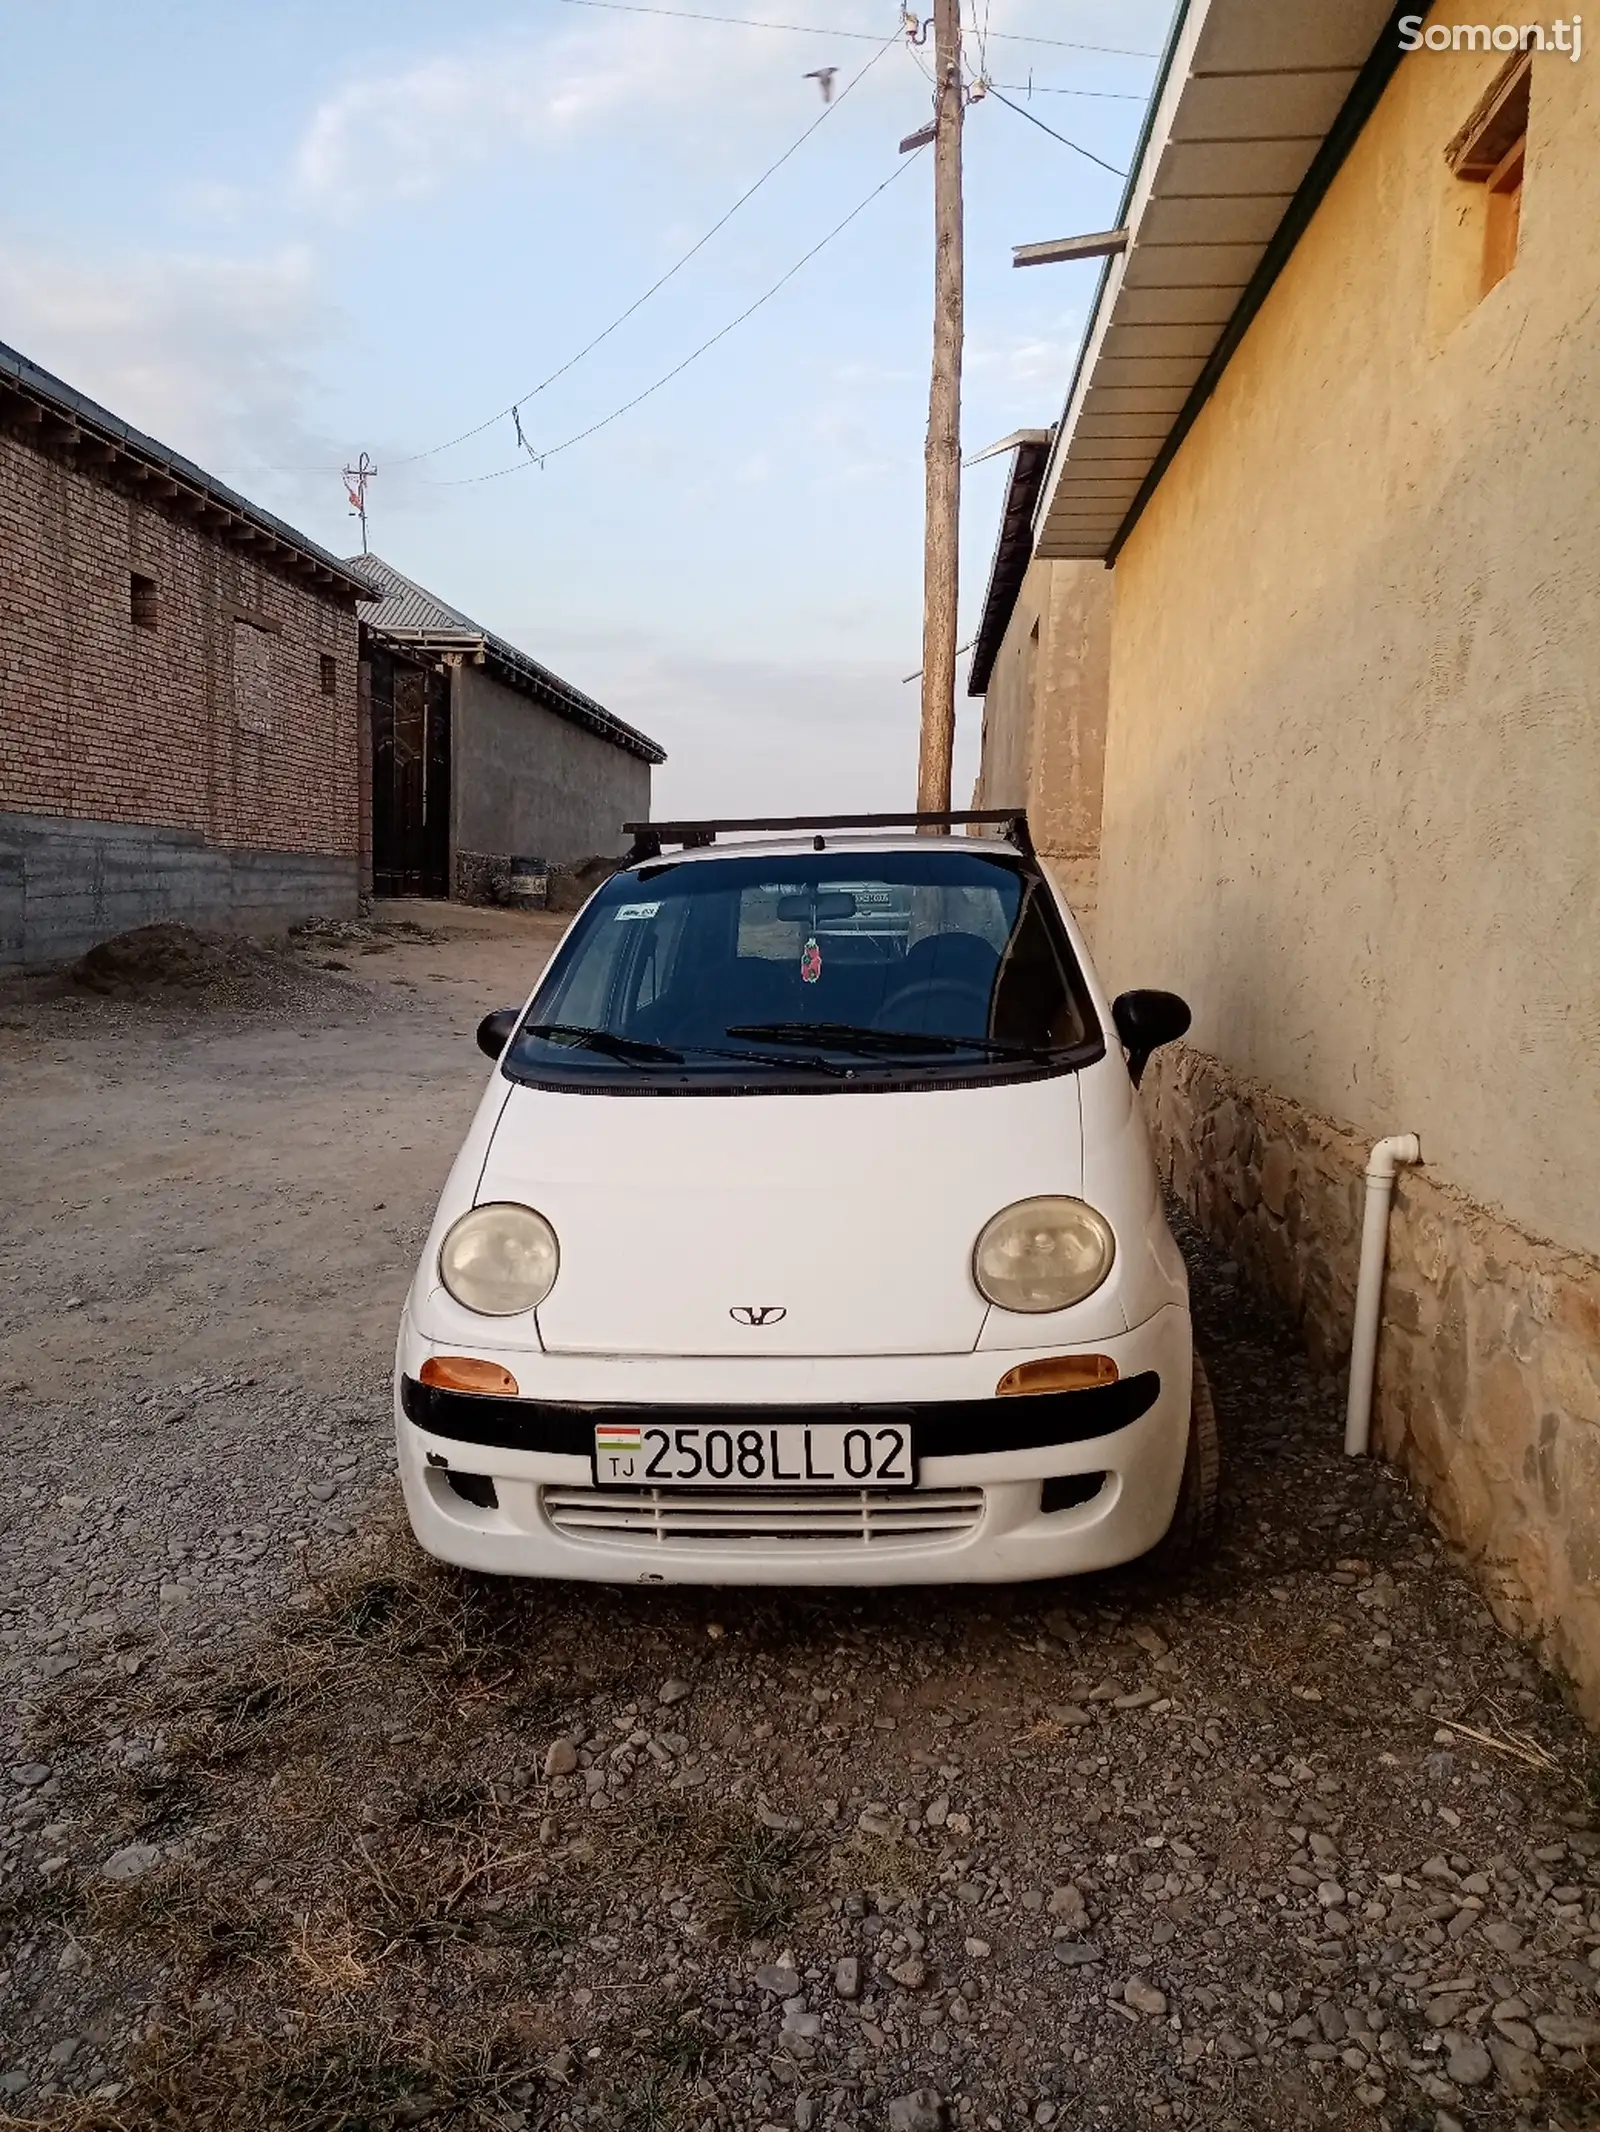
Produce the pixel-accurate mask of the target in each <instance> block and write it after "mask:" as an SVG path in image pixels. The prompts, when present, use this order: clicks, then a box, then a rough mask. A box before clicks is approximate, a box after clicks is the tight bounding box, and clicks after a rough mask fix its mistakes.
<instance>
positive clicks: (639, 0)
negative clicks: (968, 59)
mask: <svg viewBox="0 0 1600 2132" xmlns="http://www.w3.org/2000/svg"><path fill="white" fill-rule="evenodd" d="M561 5H562V6H563V7H597V8H603V9H604V10H605V11H606V12H607V13H608V14H615V15H668V16H671V17H673V18H675V19H676V20H677V21H679V22H725V23H728V24H729V25H731V26H732V27H733V28H735V29H742V30H792V31H793V32H795V33H796V34H797V35H798V36H802V37H834V38H853V39H855V40H856V41H857V42H858V43H863V44H874V43H876V42H877V33H876V32H875V31H873V30H841V29H830V28H829V27H828V26H827V25H826V24H824V25H822V26H821V27H820V28H819V26H818V25H817V24H816V23H814V22H766V21H763V20H761V18H760V17H759V16H755V15H711V14H704V13H702V12H701V11H700V10H698V9H696V8H684V7H652V6H649V5H647V0H561ZM895 34H896V35H898V34H899V32H898V31H897V32H896V33H895ZM988 34H989V35H990V36H991V37H993V38H995V39H1002V38H1003V39H1004V40H1005V42H1006V43H1007V44H1048V45H1054V46H1055V47H1056V49H1057V50H1059V51H1063V52H1106V53H1109V54H1110V55H1111V56H1112V57H1113V58H1115V59H1159V58H1160V56H1161V55H1160V53H1159V52H1143V51H1136V50H1134V48H1133V47H1132V46H1131V45H1124V44H1080V43H1077V42H1076V41H1074V40H1073V39H1072V38H1070V37H1032V36H1026V35H1024V34H1023V32H1022V31H1020V30H990V31H989V32H988Z"/></svg>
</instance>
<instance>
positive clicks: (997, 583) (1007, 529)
mask: <svg viewBox="0 0 1600 2132" xmlns="http://www.w3.org/2000/svg"><path fill="white" fill-rule="evenodd" d="M1050 442H1051V432H1050V431H1049V430H1047V429H1030V430H1019V431H1018V433H1017V436H1016V437H1015V439H1014V440H1012V445H1011V478H1010V480H1009V481H1008V482H1007V484H1006V500H1005V504H1004V506H1003V508H1002V509H1001V512H1000V532H999V535H998V537H997V538H996V540H995V545H994V561H993V562H992V563H991V564H990V566H989V590H988V593H987V594H986V595H985V598H984V602H983V618H982V620H981V621H980V622H979V624H978V634H977V636H976V637H975V638H974V639H973V643H972V664H971V666H970V667H969V668H968V670H967V694H968V695H969V696H981V695H982V694H983V692H984V691H985V689H987V687H988V686H989V676H990V675H991V674H992V673H993V672H994V662H995V660H996V659H997V658H998V657H999V654H1000V646H1001V644H1002V643H1003V641H1004V639H1005V633H1006V630H1007V628H1008V626H1009V625H1010V621H1011V610H1012V609H1013V608H1014V607H1015V606H1016V604H1017V594H1018V593H1019V592H1020V591H1021V590H1022V580H1023V579H1024V578H1025V577H1026V576H1027V574H1028V565H1029V563H1030V562H1031V561H1032V560H1033V512H1034V506H1035V505H1036V504H1037V503H1038V500H1039V489H1040V485H1041V484H1042V482H1043V480H1044V470H1045V466H1046V464H1047V463H1048V461H1049V457H1050Z"/></svg>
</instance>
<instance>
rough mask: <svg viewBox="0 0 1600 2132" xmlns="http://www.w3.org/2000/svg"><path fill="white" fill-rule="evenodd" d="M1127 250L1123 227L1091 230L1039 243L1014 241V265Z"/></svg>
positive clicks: (1045, 263) (1042, 263) (1101, 256)
mask: <svg viewBox="0 0 1600 2132" xmlns="http://www.w3.org/2000/svg"><path fill="white" fill-rule="evenodd" d="M1127 249H1128V233H1127V231H1126V230H1125V229H1102V230H1094V231H1092V232H1091V233H1090V234H1089V235H1088V236H1087V237H1052V238H1050V239H1048V240H1047V241H1046V242H1045V243H1043V244H1014V245H1013V246H1012V247H1011V264H1012V265H1013V266H1014V267H1035V266H1059V265H1061V264H1062V263H1063V262H1064V261H1066V260H1068V259H1114V258H1115V257H1116V255H1117V253H1118V252H1125V251H1126V250H1127Z"/></svg>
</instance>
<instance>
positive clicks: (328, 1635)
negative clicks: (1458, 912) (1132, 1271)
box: [0, 904, 1600, 2132]
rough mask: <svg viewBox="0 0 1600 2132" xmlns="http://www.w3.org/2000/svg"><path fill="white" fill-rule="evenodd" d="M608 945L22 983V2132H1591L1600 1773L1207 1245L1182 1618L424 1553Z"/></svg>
mask: <svg viewBox="0 0 1600 2132" xmlns="http://www.w3.org/2000/svg"><path fill="white" fill-rule="evenodd" d="M562 923H564V921H557V920H549V919H536V918H528V917H521V916H517V915H515V914H510V913H500V912H478V911H462V910H453V909H448V908H445V907H443V906H438V905H429V904H408V905H403V906H401V905H390V906H380V907H379V911H378V913H377V915H376V917H375V918H374V920H373V921H372V922H371V923H370V924H365V925H362V926H356V927H346V928H337V927H336V928H332V929H324V930H323V931H321V932H316V933H312V934H309V935H305V936H302V937H301V938H300V939H299V941H298V942H297V943H296V944H295V946H294V948H293V950H292V954H291V955H289V956H288V957H287V958H280V959H278V960H277V961H276V962H275V963H274V965H273V968H272V970H271V971H270V972H269V973H268V974H267V976H266V977H263V976H262V973H261V972H260V971H259V970H258V969H253V968H252V967H251V966H249V958H246V959H245V960H244V961H242V962H234V963H230V965H229V971H230V972H231V974H228V973H227V972H217V973H213V975H214V979H215V981H214V982H211V983H210V985H209V989H208V987H207V981H206V978H205V973H204V972H203V971H202V972H201V973H200V976H199V977H198V978H197V979H196V980H195V982H194V983H193V984H191V985H189V986H188V987H184V986H174V987H166V988H157V989H155V990H151V989H149V988H148V987H143V988H142V987H141V986H140V984H139V983H137V982H134V983H131V984H124V985H123V986H122V990H121V994H120V996H119V995H116V994H113V995H112V996H107V995H104V994H100V993H85V992H82V991H78V990H73V989H68V988H64V987H62V986H60V985H43V984H37V983H36V984H33V985H30V986H27V987H20V988H14V995H13V997H12V998H11V999H10V1000H9V1001H7V1002H4V1003H0V1090H3V1096H4V1102H3V1107H0V1136H3V1143H0V1144H3V1155H4V1177H5V1182H6V1188H7V1189H6V1200H7V1218H6V1221H5V1224H4V1227H3V1230H0V1284H3V1285H0V1293H3V1294H4V1296H5V1301H6V1308H5V1310H4V1311H3V1313H0V1413H3V1417H4V1434H3V1446H0V1455H3V1458H4V1464H5V1471H4V1475H3V1486H0V1668H3V1673H0V1688H3V1694H0V1729H3V1732H4V1740H3V1745H4V1755H3V1762H0V2124H4V2125H11V2126H15V2125H23V2124H27V2125H33V2124H49V2125H57V2126H69V2127H72V2128H74V2132H115V2128H129V2132H132V2128H144V2127H155V2128H161V2132H194V2128H199V2127H202V2126H204V2127H218V2128H223V2132H232V2128H235V2127H238V2128H240V2132H243V2128H246V2127H249V2128H257V2127H260V2128H266V2127H272V2128H281V2132H390V2128H398V2127H401V2126H410V2125H428V2126H436V2127H441V2128H445V2127H447V2128H452V2132H454V2128H467V2127H473V2128H476V2127H485V2128H488V2127H494V2128H504V2132H512V2128H519V2127H520V2128H536V2132H567V2128H577V2127H591V2126H592V2127H607V2128H610V2127H621V2128H634V2127H637V2128H640V2132H763V2128H779V2132H822V2128H826V2132H835V2128H837V2132H849V2128H856V2132H878V2128H889V2132H939V2128H940V2127H961V2128H973V2132H978V2128H982V2132H1012V2128H1013V2127H1021V2126H1024V2125H1033V2126H1044V2127H1049V2126H1055V2127H1057V2128H1063V2127H1068V2126H1071V2127H1074V2128H1078V2127H1095V2128H1102V2127H1104V2128H1112V2132H1120V2128H1123V2127H1127V2128H1130V2132H1131V2128H1134V2127H1140V2128H1143V2127H1146V2126H1151V2125H1183V2126H1200V2127H1215V2128H1217V2132H1229V2128H1245V2127H1250V2128H1258V2127H1259V2128H1263V2132H1265V2128H1268V2127H1271V2128H1278V2127H1283V2126H1289V2125H1295V2126H1299V2125H1306V2126H1328V2127H1341V2128H1343V2127H1356V2126H1363V2127H1371V2128H1373V2132H1380V2128H1381V2132H1424V2128H1431V2132H1452V2128H1455V2127H1460V2128H1468V2127H1472V2128H1476V2127H1483V2128H1491V2127H1493V2128H1498V2127H1506V2128H1511V2127H1520V2128H1553V2127H1563V2128H1576V2127H1579V2126H1588V2125H1594V2124H1596V2123H1600V2082H1597V2079H1596V2075H1595V2071H1594V2069H1593V2066H1592V2065H1591V2059H1592V2058H1593V2059H1596V2060H1600V1887H1597V1886H1596V1871H1595V1862H1596V1858H1597V1856H1600V1834H1597V1833H1596V1814H1595V1808H1596V1805H1597V1791H1596V1786H1595V1781H1594V1780H1595V1774H1596V1764H1595V1762H1594V1760H1593V1758H1592V1754H1591V1748H1590V1744H1589V1742H1588V1740H1587V1739H1586V1736H1585V1735H1584V1734H1583V1732H1582V1730H1581V1728H1580V1727H1579V1726H1578V1725H1577V1724H1576V1722H1575V1721H1574V1720H1573V1719H1572V1717H1571V1716H1570V1715H1569V1713H1568V1711H1567V1708H1566V1706H1565V1704H1564V1702H1563V1699H1562V1695H1561V1691H1560V1684H1559V1683H1558V1682H1555V1681H1552V1680H1551V1679H1549V1678H1548V1677H1546V1676H1543V1675H1541V1674H1539V1673H1538V1672H1537V1670H1536V1669H1535V1668H1534V1667H1533V1665H1532V1664H1531V1663H1530V1662H1529V1661H1528V1659H1527V1658H1526V1656H1525V1655H1524V1654H1523V1653H1522V1652H1521V1651H1520V1650H1519V1649H1517V1648H1516V1647H1515V1646H1513V1645H1512V1644H1511V1643H1509V1642H1508V1641H1507V1640H1506V1639H1505V1638H1503V1637H1502V1636H1501V1635H1500V1634H1499V1633H1498V1631H1497V1630H1496V1629H1495V1628H1494V1626H1493V1624H1492V1622H1491V1621H1490V1619H1489V1617H1488V1615H1487V1613H1486V1612H1485V1610H1484V1608H1483V1606H1482V1604H1481V1602H1480V1601H1479V1600H1478V1598H1477V1597H1476V1595H1475V1593H1474V1591H1473V1589H1472V1587H1471V1585H1470V1584H1469V1582H1468V1581H1467V1579H1466V1578H1465V1577H1464V1576H1463V1574H1462V1573H1461V1572H1460V1570H1459V1569H1458V1568H1457V1567H1456V1566H1455V1565H1454V1564H1452V1562H1451V1561H1450V1560H1449V1559H1448V1557H1447V1556H1446V1555H1445V1554H1444V1553H1443V1552H1442V1551H1441V1550H1440V1548H1439V1547H1438V1546H1437V1544H1436V1543H1435V1542H1434V1540H1433V1539H1432V1538H1431V1536H1430V1535H1429V1533H1428V1531H1427V1529H1426V1527H1425V1524H1424V1523H1423V1522H1422V1521H1421V1519H1420V1518H1419V1516H1418V1514H1417V1513H1416V1511H1415V1510H1414V1508H1413V1506H1412V1505H1411V1503H1410V1502H1409V1500H1408V1498H1407V1496H1406V1493H1405V1491H1404V1488H1403V1486H1402V1485H1401V1484H1400V1483H1399V1482H1398V1481H1397V1480H1396V1478H1395V1477H1394V1476H1392V1475H1390V1474H1388V1473H1386V1472H1385V1471H1383V1470H1382V1469H1381V1468H1378V1467H1376V1466H1373V1465H1367V1464H1358V1465H1357V1464H1350V1463H1347V1462H1346V1461H1344V1460H1343V1459H1342V1457H1341V1456H1340V1455H1339V1416H1338V1401H1337V1395H1336V1388H1335V1387H1333V1386H1332V1385H1330V1384H1328V1383H1326V1382H1324V1381H1321V1380H1319V1379H1317V1378H1316V1377H1315V1376H1314V1375H1313V1374H1312V1373H1311V1372H1310V1371H1309V1369H1308V1367H1307V1365H1306V1364H1305V1362H1304V1361H1303V1359H1302V1358H1300V1357H1299V1355H1298V1354H1297V1353H1296V1351H1295V1350H1294V1349H1293V1348H1292V1347H1291V1346H1290V1344H1289V1343H1288V1342H1287V1341H1286V1339H1285V1338H1284V1337H1283V1335H1282V1333H1281V1331H1280V1329H1279V1328H1278V1327H1277V1326H1276V1325H1275V1324H1274V1323H1273V1322H1272V1321H1271V1320H1270V1319H1268V1318H1266V1317H1264V1316H1262V1315H1261V1314H1259V1313H1258V1312H1257V1311H1256V1310H1255V1309H1254V1307H1253V1306H1252V1305H1251V1304H1250V1302H1249V1301H1248V1299H1247V1298H1246V1297H1245V1296H1244V1294H1243V1293H1242V1292H1241V1290H1240V1288H1239V1286H1238V1282H1237V1279H1236V1275H1235V1270H1234V1269H1233V1268H1231V1267H1230V1266H1228V1265H1227V1264H1226V1263H1219V1262H1218V1261H1217V1260H1216V1259H1215V1258H1214V1257H1212V1256H1211V1255H1209V1254H1208V1253H1206V1252H1205V1251H1204V1250H1203V1249H1202V1248H1201V1247H1200V1246H1199V1244H1198V1243H1197V1241H1196V1240H1195V1239H1194V1238H1192V1237H1188V1236H1186V1237H1185V1239H1184V1241H1185V1246H1186V1249H1188V1250H1189V1252H1190V1257H1191V1264H1192V1267H1193V1270H1194V1276H1195V1297H1196V1309H1197V1315H1198V1320H1199V1325H1200V1329H1201V1335H1202V1340H1203V1343H1204V1344H1205V1346H1206V1348H1207V1350H1208V1354H1209V1356H1210V1361H1211V1368H1212V1375H1213V1379H1214V1382H1215V1387H1216V1392H1217V1397H1218V1404H1219V1408H1220V1410H1221V1414H1222V1421H1223V1429H1224V1436H1225V1449H1226V1456H1227V1459H1228V1465H1227V1468H1226V1495H1225V1515H1224V1521H1223V1531H1222V1535H1221V1544H1220V1547H1219V1550H1218V1553H1217V1556H1216V1559H1215V1562H1214V1563H1213V1564H1212V1565H1211V1566H1209V1567H1208V1568H1206V1569H1205V1570H1204V1571H1202V1572H1201V1573H1199V1574H1197V1575H1196V1576H1194V1577H1192V1578H1191V1579H1190V1580H1189V1581H1188V1582H1187V1584H1185V1585H1183V1586H1172V1585H1163V1584H1160V1583H1157V1582H1155V1581H1153V1580H1152V1579H1151V1578H1150V1577H1149V1576H1148V1575H1145V1574H1141V1573H1140V1572H1138V1571H1128V1572H1123V1573H1119V1574H1118V1575H1115V1576H1110V1577H1101V1578H1095V1579H1092V1580H1085V1581H1083V1582H1081V1583H1079V1584H1076V1585H1065V1584H1064V1585H1056V1586H1051V1587H1023V1588H1013V1589H1007V1590H998V1591H988V1592H985V1591H971V1590H958V1591H938V1592H924V1593H900V1594H883V1595H877V1594H872V1593H862V1592H849V1593H840V1594H827V1593H806V1594H794V1595H785V1594H774V1593H762V1594H741V1593H738V1592H703V1591H670V1590H660V1589H656V1590H651V1591H641V1590H638V1589H631V1588H630V1589H623V1590H617V1591H609V1590H606V1589H603V1588H599V1587H583V1588H579V1587H565V1586H557V1585H552V1586H508V1585H496V1584H493V1583H490V1582H488V1581H487V1580H483V1579H478V1578H473V1577H470V1576H466V1575H463V1574H461V1573H459V1572H455V1571H449V1570H444V1569H441V1568H438V1567H436V1566H434V1565H432V1564H429V1563H428V1562H426V1561H425V1560H424V1559H423V1558H422V1557H421V1556H420V1555H419V1554H418V1552H417V1551H416V1549H415V1547H414V1546H413V1544H412V1543H411V1541H410V1539H409V1536H408V1534H407V1533H406V1531H405V1528H404V1524H403V1520H402V1519H401V1517H400V1514H399V1507H398V1491H397V1489H396V1487H395V1485H394V1482H393V1479H392V1472H391V1451H390V1443H389V1407H388V1389H387V1375H388V1368H389V1358H390V1353H391V1349H392V1343H393V1337H394V1327H395V1321H396V1316H397V1313H398V1308H399V1304H400V1299H401V1296H402V1294H403V1291H404V1288H405V1286H406V1283H407V1281H408V1280H409V1277H410V1274H411V1270H412V1267H413V1264H414V1260H415V1256H416V1252H417V1250H418V1248H419V1246H420V1242H421V1239H422V1236H423V1234H424V1232H425V1229H426V1227H427V1223H428V1219H429V1216H430V1214H431V1210H432V1205H433V1200H434V1197H435V1195H436V1193H437V1191H438V1188H439V1185H440V1183H441V1182H442V1180H443V1177H444V1174H445V1171H446V1169H447V1167H448V1165H449V1162H450V1160H451V1158H452V1156H453V1154H454V1152H455V1148H456V1146H457V1144H458V1141H459V1139H460V1136H461V1133H462V1131H463V1129H464V1127H465V1125H466V1123H467V1120H468V1118H469V1117H470V1115H471V1113H472V1110H473V1107H474V1105H475V1103H476V1101H477V1098H478V1096H479V1093H480V1091H481V1089H482V1085H483V1079H484V1075H485V1072H486V1066H485V1063H484V1061H483V1059H482V1058H481V1055H480V1054H479V1053H478V1052H477V1051H476V1049H475V1048H474V1046H473V1043H472V1030H473V1026H474V1024H475V1023H476V1021H477V1019H478V1017H479V1016H480V1015H481V1014H482V1013H483V1012H484V1011H485V1010H486V1009H488V1008H490V1007H493V1006H498V1005H502V1004H507V1003H509V1002H510V1001H512V1000H514V999H520V998H521V997H522V996H523V995H524V994H525V992H526V991H527V989H528V986H529V984H530V982H531V980H532V977H533V975H534V974H535V972H536V970H537V968H538V966H539V964H540V962H541V961H542V959H543V958H544V956H545V955H546V954H547V953H548V951H549V948H550V946H551V944H552V942H553V940H554V938H555V937H556V935H557V934H558V932H559V929H560V925H561V924H562Z"/></svg>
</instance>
